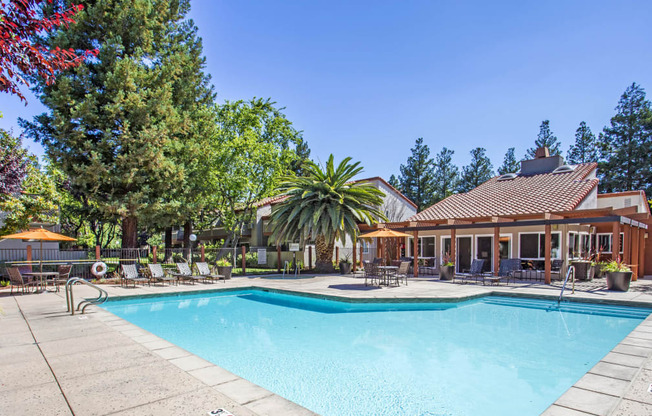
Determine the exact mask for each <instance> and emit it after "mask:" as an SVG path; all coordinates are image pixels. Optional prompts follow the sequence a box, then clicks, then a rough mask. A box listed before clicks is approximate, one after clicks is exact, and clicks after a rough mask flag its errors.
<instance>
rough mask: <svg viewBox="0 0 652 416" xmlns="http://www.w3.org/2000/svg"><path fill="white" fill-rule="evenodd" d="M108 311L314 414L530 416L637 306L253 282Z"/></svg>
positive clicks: (629, 320)
mask: <svg viewBox="0 0 652 416" xmlns="http://www.w3.org/2000/svg"><path fill="white" fill-rule="evenodd" d="M104 307H105V309H107V310H109V311H110V312H112V313H114V314H116V315H118V316H120V317H122V318H124V319H126V320H128V321H130V322H132V323H134V324H136V325H138V326H140V327H142V328H144V329H146V330H148V331H150V332H152V333H154V334H156V335H158V336H160V337H162V338H164V339H167V340H168V341H170V342H172V343H174V344H177V345H179V346H180V347H182V348H185V349H186V350H188V351H190V352H192V353H194V354H196V355H198V356H200V357H202V358H204V359H206V360H209V361H211V362H213V363H215V364H216V365H219V366H220V367H223V368H225V369H227V370H229V371H231V372H232V373H235V374H237V375H239V376H240V377H243V378H245V379H247V380H249V381H251V382H253V383H256V384H258V385H260V386H262V387H264V388H266V389H268V390H270V391H272V392H274V393H276V394H279V395H281V396H283V397H286V398H287V399H289V400H292V401H294V402H296V403H298V404H300V405H302V406H304V407H306V408H308V409H310V410H313V411H314V412H317V413H319V414H322V415H338V416H339V415H380V414H392V415H456V416H460V415H538V414H539V413H541V412H542V411H543V410H545V409H546V408H547V407H548V406H549V405H550V404H552V403H553V402H554V401H555V400H556V399H557V397H559V396H560V395H561V394H562V393H563V392H564V391H566V390H567V389H568V388H569V387H571V386H572V385H573V384H574V383H575V382H576V381H577V380H578V379H579V378H580V377H581V376H582V375H584V374H585V373H586V372H587V371H588V370H589V369H591V367H593V365H595V364H596V363H597V362H598V361H599V360H600V359H601V358H602V357H603V356H604V355H605V354H606V353H608V352H609V351H610V350H611V349H612V348H613V347H615V346H616V345H617V344H618V342H619V341H620V340H622V339H623V338H624V337H625V336H626V335H627V334H628V333H629V332H631V331H632V330H633V329H634V328H635V327H636V326H637V325H638V324H639V323H640V322H641V321H642V320H643V319H644V318H645V317H646V316H647V315H648V314H649V312H650V310H647V309H637V308H623V307H613V306H601V305H600V306H599V305H592V304H562V307H561V308H560V309H558V308H556V302H549V301H542V300H534V299H519V298H504V297H485V298H480V299H475V300H470V301H464V302H459V303H347V302H337V301H332V300H323V299H316V298H310V297H303V296H294V295H288V294H280V293H270V292H265V291H260V290H242V291H226V292H214V293H210V294H206V293H204V294H193V295H185V294H184V295H172V296H162V297H155V298H141V299H124V300H116V301H110V302H108V303H106V304H105V305H104Z"/></svg>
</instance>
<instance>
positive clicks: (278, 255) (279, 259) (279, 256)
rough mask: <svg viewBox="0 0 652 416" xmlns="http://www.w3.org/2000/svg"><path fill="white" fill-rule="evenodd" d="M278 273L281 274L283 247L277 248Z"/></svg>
mask: <svg viewBox="0 0 652 416" xmlns="http://www.w3.org/2000/svg"><path fill="white" fill-rule="evenodd" d="M276 271H277V272H278V273H281V246H280V245H277V246H276Z"/></svg>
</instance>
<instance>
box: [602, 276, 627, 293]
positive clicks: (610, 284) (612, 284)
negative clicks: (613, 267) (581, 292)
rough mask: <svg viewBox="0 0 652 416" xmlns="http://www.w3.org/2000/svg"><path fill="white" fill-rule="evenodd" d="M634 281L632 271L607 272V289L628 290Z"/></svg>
mask: <svg viewBox="0 0 652 416" xmlns="http://www.w3.org/2000/svg"><path fill="white" fill-rule="evenodd" d="M631 281H632V272H607V290H617V291H620V292H627V291H628V290H629V283H630V282H631Z"/></svg>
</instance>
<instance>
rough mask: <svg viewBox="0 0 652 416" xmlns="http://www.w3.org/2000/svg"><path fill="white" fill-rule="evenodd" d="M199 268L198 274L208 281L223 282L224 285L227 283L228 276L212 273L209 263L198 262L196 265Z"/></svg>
mask: <svg viewBox="0 0 652 416" xmlns="http://www.w3.org/2000/svg"><path fill="white" fill-rule="evenodd" d="M195 265H196V266H197V272H198V273H199V274H200V275H201V276H204V277H205V278H206V279H207V280H211V281H214V280H223V281H224V283H226V279H227V278H226V276H223V275H221V274H213V273H211V268H210V267H209V266H208V263H206V262H203V261H198V262H197V263H195Z"/></svg>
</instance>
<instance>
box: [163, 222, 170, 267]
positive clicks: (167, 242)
mask: <svg viewBox="0 0 652 416" xmlns="http://www.w3.org/2000/svg"><path fill="white" fill-rule="evenodd" d="M170 257H172V227H165V256H164V257H163V263H167V262H168V261H169V260H170Z"/></svg>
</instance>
